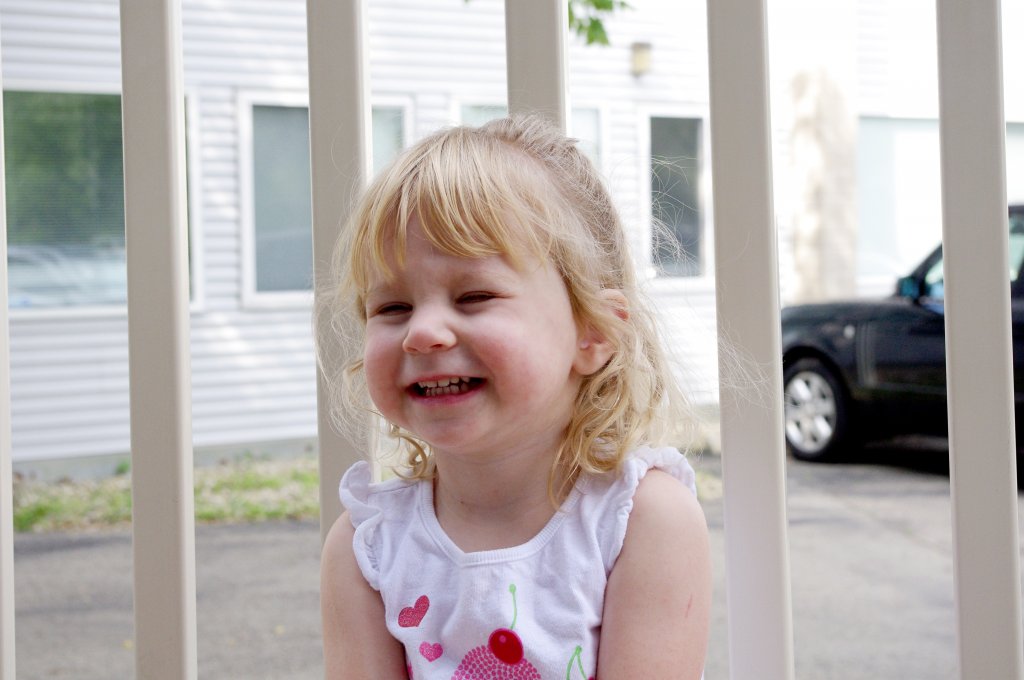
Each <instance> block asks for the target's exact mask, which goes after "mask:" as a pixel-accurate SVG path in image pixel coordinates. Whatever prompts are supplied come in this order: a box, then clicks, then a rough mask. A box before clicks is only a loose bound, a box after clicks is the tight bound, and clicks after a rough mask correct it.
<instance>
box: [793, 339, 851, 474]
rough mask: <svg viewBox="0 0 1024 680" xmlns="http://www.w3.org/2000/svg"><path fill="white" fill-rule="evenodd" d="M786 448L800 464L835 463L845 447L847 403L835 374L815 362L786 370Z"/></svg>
mask: <svg viewBox="0 0 1024 680" xmlns="http://www.w3.org/2000/svg"><path fill="white" fill-rule="evenodd" d="M782 384H783V387H784V391H785V412H786V445H787V446H788V447H789V450H790V452H792V454H793V457H794V458H798V459H800V460H813V461H826V460H835V459H837V458H838V457H839V455H840V454H841V453H842V452H843V451H844V450H845V449H846V447H848V446H849V443H850V442H849V441H848V440H849V435H848V433H849V401H848V399H847V397H846V391H845V389H844V388H843V385H842V384H841V383H840V382H839V379H838V378H836V376H835V374H834V373H833V372H832V371H831V369H829V368H828V367H827V366H826V365H825V364H824V363H822V362H821V361H819V360H818V359H811V358H808V359H800V360H799V361H795V362H793V363H792V364H791V365H789V366H787V367H786V369H785V371H784V373H783V377H782Z"/></svg>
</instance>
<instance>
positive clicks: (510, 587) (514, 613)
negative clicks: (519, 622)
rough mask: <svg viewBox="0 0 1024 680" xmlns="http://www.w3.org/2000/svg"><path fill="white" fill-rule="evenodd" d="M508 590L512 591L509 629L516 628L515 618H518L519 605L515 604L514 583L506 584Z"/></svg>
mask: <svg viewBox="0 0 1024 680" xmlns="http://www.w3.org/2000/svg"><path fill="white" fill-rule="evenodd" d="M508 592H510V593H512V625H511V626H509V628H508V629H509V630H515V629H516V619H518V618H519V606H518V605H517V604H516V584H515V583H510V584H508Z"/></svg>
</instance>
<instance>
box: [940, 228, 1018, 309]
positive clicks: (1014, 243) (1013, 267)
mask: <svg viewBox="0 0 1024 680" xmlns="http://www.w3.org/2000/svg"><path fill="white" fill-rule="evenodd" d="M1007 255H1008V256H1009V257H1008V259H1009V266H1010V281H1016V280H1017V276H1018V275H1019V274H1020V270H1021V262H1022V261H1024V214H1020V213H1014V214H1012V215H1010V240H1009V248H1008V250H1007ZM943 291H944V286H943V279H942V257H939V259H938V260H936V261H935V264H933V265H932V266H931V267H929V268H928V271H927V272H925V275H924V295H925V297H929V298H932V299H935V300H941V299H942V295H943Z"/></svg>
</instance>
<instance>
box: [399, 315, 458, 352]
mask: <svg viewBox="0 0 1024 680" xmlns="http://www.w3.org/2000/svg"><path fill="white" fill-rule="evenodd" d="M454 345H455V332H454V331H453V330H452V328H451V325H450V324H448V323H447V321H446V320H445V317H444V314H442V313H439V312H438V311H436V310H431V309H423V310H417V311H416V312H415V313H414V314H413V316H412V319H411V320H410V322H409V332H408V333H406V335H405V340H404V341H403V342H402V349H404V350H405V351H406V352H408V353H409V354H429V353H430V352H437V351H440V350H445V349H448V348H449V347H452V346H454Z"/></svg>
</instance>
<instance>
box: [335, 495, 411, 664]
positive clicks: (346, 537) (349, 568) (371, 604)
mask: <svg viewBox="0 0 1024 680" xmlns="http://www.w3.org/2000/svg"><path fill="white" fill-rule="evenodd" d="M354 532H355V529H354V527H353V526H352V522H351V521H350V520H349V518H348V513H347V512H346V513H344V514H343V515H342V516H341V517H339V518H338V520H337V521H336V522H335V523H334V526H333V527H331V530H330V532H328V534H327V540H326V541H324V547H323V555H322V556H321V560H320V613H321V616H322V617H323V633H324V678H325V679H326V680H384V679H386V680H391V679H392V678H394V679H396V680H397V679H399V678H403V679H404V678H407V677H408V675H407V673H406V668H405V651H404V650H403V649H402V645H401V644H400V643H399V642H398V640H396V639H395V638H393V637H392V636H391V634H390V633H389V632H388V629H387V626H386V625H385V623H384V602H383V601H382V600H381V599H380V593H378V592H377V591H376V590H374V589H373V588H371V587H370V585H369V584H368V583H367V582H366V579H365V578H363V574H362V572H361V571H360V570H359V565H358V564H357V563H356V556H355V552H354V551H353V549H352V534H353V533H354Z"/></svg>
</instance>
